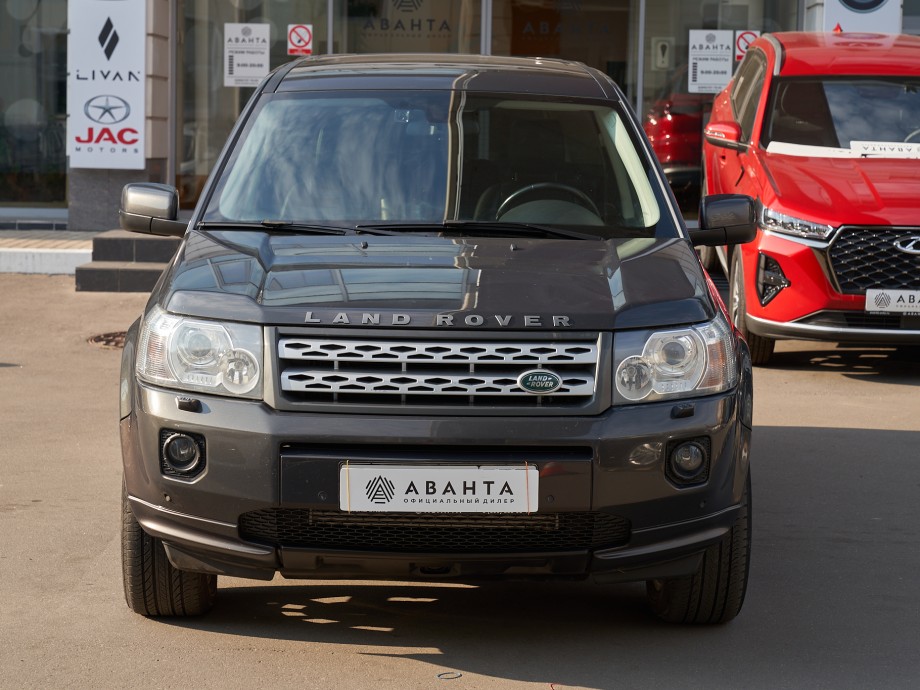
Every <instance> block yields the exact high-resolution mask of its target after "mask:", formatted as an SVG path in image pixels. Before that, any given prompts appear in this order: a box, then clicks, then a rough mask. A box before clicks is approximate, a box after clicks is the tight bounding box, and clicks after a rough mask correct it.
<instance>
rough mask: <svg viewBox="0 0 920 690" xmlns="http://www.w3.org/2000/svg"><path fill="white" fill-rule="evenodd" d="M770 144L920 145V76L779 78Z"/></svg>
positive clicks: (770, 119)
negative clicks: (919, 77)
mask: <svg viewBox="0 0 920 690" xmlns="http://www.w3.org/2000/svg"><path fill="white" fill-rule="evenodd" d="M764 143H765V144H773V143H778V144H797V145H803V146H819V147H825V148H832V149H854V150H857V149H861V148H864V147H863V146H862V144H865V143H891V144H894V143H920V79H918V78H917V77H872V76H867V77H845V78H834V77H823V78H814V79H811V78H809V79H801V78H799V79H783V80H779V81H777V83H776V84H775V86H774V92H773V95H772V99H771V107H770V114H769V117H768V121H767V122H766V124H765V127H764ZM774 148H775V147H774Z"/></svg>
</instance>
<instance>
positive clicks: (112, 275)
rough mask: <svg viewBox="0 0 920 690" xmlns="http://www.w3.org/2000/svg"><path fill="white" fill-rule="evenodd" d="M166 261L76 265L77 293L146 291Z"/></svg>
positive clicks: (95, 262) (154, 281) (102, 262)
mask: <svg viewBox="0 0 920 690" xmlns="http://www.w3.org/2000/svg"><path fill="white" fill-rule="evenodd" d="M166 265H167V264H166V262H154V261H91V262H90V263H88V264H83V265H82V266H77V268H76V272H75V276H76V287H77V292H150V291H151V290H152V289H153V286H154V285H156V282H157V280H158V279H159V277H160V274H161V273H162V272H163V269H165V268H166Z"/></svg>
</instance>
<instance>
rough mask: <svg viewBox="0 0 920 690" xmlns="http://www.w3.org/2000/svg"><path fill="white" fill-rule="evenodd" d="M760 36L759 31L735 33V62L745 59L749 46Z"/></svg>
mask: <svg viewBox="0 0 920 690" xmlns="http://www.w3.org/2000/svg"><path fill="white" fill-rule="evenodd" d="M758 36H760V32H759V31H736V32H735V60H741V59H742V58H744V54H745V53H747V49H748V46H749V45H751V44H752V43H753V42H754V40H755V39H756V38H757V37H758Z"/></svg>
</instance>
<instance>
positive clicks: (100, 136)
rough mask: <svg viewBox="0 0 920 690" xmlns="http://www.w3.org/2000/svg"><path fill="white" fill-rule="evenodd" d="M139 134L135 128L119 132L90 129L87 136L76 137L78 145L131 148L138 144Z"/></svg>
mask: <svg viewBox="0 0 920 690" xmlns="http://www.w3.org/2000/svg"><path fill="white" fill-rule="evenodd" d="M138 137H139V134H138V131H137V130H136V129H134V128H133V127H125V128H123V129H119V130H112V129H111V128H110V127H101V128H99V129H98V130H97V129H96V128H95V127H89V128H88V129H87V130H86V134H84V135H83V136H77V137H75V139H76V141H77V143H78V144H124V145H125V146H130V145H131V144H136V143H137V142H138V141H139V139H138Z"/></svg>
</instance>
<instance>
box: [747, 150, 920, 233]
mask: <svg viewBox="0 0 920 690" xmlns="http://www.w3.org/2000/svg"><path fill="white" fill-rule="evenodd" d="M763 166H764V168H765V170H766V172H767V173H768V178H769V179H770V181H771V184H772V186H773V189H774V191H775V193H776V197H777V200H778V201H779V203H780V204H781V205H782V206H783V210H784V211H786V212H788V213H789V214H790V215H802V216H805V217H806V218H807V219H808V220H813V221H816V222H822V223H827V224H829V225H835V226H836V225H843V224H854V225H920V159H916V158H915V159H904V158H816V157H806V156H789V155H784V154H776V153H765V154H764V156H763Z"/></svg>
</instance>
